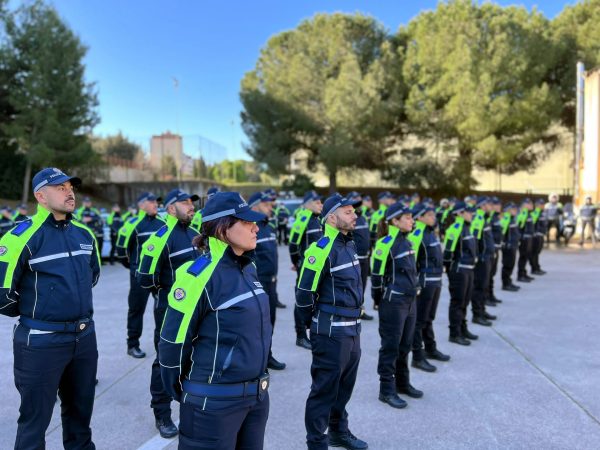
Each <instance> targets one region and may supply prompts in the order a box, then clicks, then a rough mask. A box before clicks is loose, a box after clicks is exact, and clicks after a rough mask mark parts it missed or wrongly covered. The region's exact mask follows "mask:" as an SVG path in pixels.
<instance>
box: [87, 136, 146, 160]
mask: <svg viewBox="0 0 600 450" xmlns="http://www.w3.org/2000/svg"><path fill="white" fill-rule="evenodd" d="M93 146H94V148H95V149H96V150H97V151H98V152H99V153H101V154H104V155H106V156H114V157H115V158H120V159H124V160H127V161H133V160H134V159H135V157H136V156H137V155H138V153H140V152H142V149H141V147H140V146H139V145H138V144H136V143H135V142H132V141H130V140H129V139H127V137H125V136H123V133H121V132H119V133H117V134H115V135H111V136H106V137H103V138H96V139H94V140H93Z"/></svg>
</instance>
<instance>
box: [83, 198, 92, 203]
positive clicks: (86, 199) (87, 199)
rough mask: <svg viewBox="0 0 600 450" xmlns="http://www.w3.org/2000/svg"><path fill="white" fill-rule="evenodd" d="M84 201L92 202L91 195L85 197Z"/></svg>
mask: <svg viewBox="0 0 600 450" xmlns="http://www.w3.org/2000/svg"><path fill="white" fill-rule="evenodd" d="M83 201H84V202H91V200H90V198H89V197H83Z"/></svg>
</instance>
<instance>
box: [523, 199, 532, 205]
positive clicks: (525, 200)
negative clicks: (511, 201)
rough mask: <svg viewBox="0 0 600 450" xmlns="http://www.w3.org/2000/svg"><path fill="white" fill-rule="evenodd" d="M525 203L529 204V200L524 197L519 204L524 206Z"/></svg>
mask: <svg viewBox="0 0 600 450" xmlns="http://www.w3.org/2000/svg"><path fill="white" fill-rule="evenodd" d="M525 203H531V199H530V198H529V197H525V198H524V199H523V201H522V202H521V205H524V204H525Z"/></svg>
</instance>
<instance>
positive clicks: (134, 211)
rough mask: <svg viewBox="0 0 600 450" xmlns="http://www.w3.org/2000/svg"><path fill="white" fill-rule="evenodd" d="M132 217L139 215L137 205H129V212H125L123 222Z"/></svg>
mask: <svg viewBox="0 0 600 450" xmlns="http://www.w3.org/2000/svg"><path fill="white" fill-rule="evenodd" d="M132 217H137V208H136V205H129V206H128V207H127V212H126V213H125V214H123V218H122V221H123V223H125V222H126V221H127V220H128V219H131V218H132Z"/></svg>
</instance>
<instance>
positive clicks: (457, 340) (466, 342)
mask: <svg viewBox="0 0 600 450" xmlns="http://www.w3.org/2000/svg"><path fill="white" fill-rule="evenodd" d="M448 340H449V341H450V342H454V343H455V344H459V345H471V341H470V340H468V339H467V338H464V337H462V336H450V337H449V338H448Z"/></svg>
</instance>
